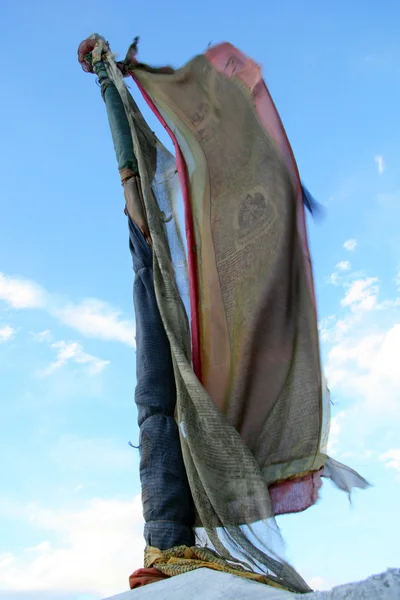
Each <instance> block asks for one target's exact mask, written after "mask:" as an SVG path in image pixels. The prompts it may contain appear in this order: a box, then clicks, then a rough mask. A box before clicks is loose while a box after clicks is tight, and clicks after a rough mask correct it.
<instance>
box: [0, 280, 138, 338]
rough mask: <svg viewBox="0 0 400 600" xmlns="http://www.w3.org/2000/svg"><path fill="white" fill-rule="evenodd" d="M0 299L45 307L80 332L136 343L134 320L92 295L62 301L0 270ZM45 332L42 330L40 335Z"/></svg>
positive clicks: (17, 304)
mask: <svg viewBox="0 0 400 600" xmlns="http://www.w3.org/2000/svg"><path fill="white" fill-rule="evenodd" d="M0 300H3V301H5V302H7V304H9V305H10V306H11V307H12V308H15V309H29V308H30V309H33V308H36V309H41V310H45V311H46V312H47V313H49V314H50V315H51V316H52V317H54V318H56V319H57V320H58V321H59V322H61V323H63V324H64V325H67V326H68V327H72V328H73V329H75V330H76V331H78V332H79V333H81V334H82V335H85V336H87V337H93V338H99V339H102V340H109V341H113V340H114V341H118V342H122V343H123V344H127V345H128V346H135V339H134V335H135V327H134V322H133V320H126V319H123V318H121V312H120V311H119V310H118V309H116V308H114V307H112V306H110V305H109V304H107V303H106V302H103V301H101V300H98V299H95V298H87V299H84V300H83V301H81V302H78V303H72V302H65V301H64V302H62V301H60V299H59V298H58V297H57V296H56V295H54V294H50V293H48V292H47V291H46V290H45V289H44V288H43V287H41V286H40V285H38V284H36V283H34V282H32V281H29V280H28V279H21V278H17V277H9V276H6V275H4V274H2V273H0ZM45 333H47V331H46V332H43V334H45Z"/></svg>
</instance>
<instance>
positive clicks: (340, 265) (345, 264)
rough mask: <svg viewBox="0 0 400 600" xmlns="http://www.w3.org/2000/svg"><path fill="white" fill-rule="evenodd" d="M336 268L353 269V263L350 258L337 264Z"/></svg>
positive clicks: (342, 269)
mask: <svg viewBox="0 0 400 600" xmlns="http://www.w3.org/2000/svg"><path fill="white" fill-rule="evenodd" d="M336 268H337V269H338V270H339V271H350V269H351V264H350V262H349V261H348V260H342V261H340V262H339V263H338V264H337V265H336Z"/></svg>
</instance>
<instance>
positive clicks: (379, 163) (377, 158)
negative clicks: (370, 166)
mask: <svg viewBox="0 0 400 600" xmlns="http://www.w3.org/2000/svg"><path fill="white" fill-rule="evenodd" d="M375 163H376V166H377V169H378V173H379V175H382V173H383V171H384V170H385V169H386V166H385V163H384V160H383V156H381V155H377V156H375Z"/></svg>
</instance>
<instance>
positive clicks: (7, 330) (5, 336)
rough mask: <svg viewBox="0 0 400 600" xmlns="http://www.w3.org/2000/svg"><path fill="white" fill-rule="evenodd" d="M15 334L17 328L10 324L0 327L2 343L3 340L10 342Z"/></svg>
mask: <svg viewBox="0 0 400 600" xmlns="http://www.w3.org/2000/svg"><path fill="white" fill-rule="evenodd" d="M14 334H15V329H13V328H12V327H11V326H10V325H4V327H0V344H1V343H2V342H8V341H9V340H11V338H12V337H13V335H14Z"/></svg>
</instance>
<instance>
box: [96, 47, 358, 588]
mask: <svg viewBox="0 0 400 600" xmlns="http://www.w3.org/2000/svg"><path fill="white" fill-rule="evenodd" d="M103 50H104V51H103V52H102V53H100V54H101V58H102V60H105V62H106V65H107V70H108V75H109V77H110V79H111V80H112V81H113V82H114V83H115V85H116V87H117V89H118V91H119V93H120V96H121V98H122V101H123V103H124V107H125V111H126V115H127V118H128V121H129V124H130V127H131V133H132V139H133V145H134V153H135V156H136V158H137V162H138V170H139V175H140V181H141V186H142V193H143V201H144V207H145V211H146V217H147V221H148V227H149V232H150V236H151V240H152V247H153V260H154V267H153V271H154V285H155V291H156V297H157V303H158V306H159V309H160V314H161V317H162V320H163V324H164V327H165V330H166V333H167V336H168V339H169V342H170V346H171V353H172V357H173V363H174V371H175V379H176V388H177V413H176V418H177V422H178V424H179V429H180V434H181V445H182V453H183V457H184V462H185V468H186V472H187V475H188V479H189V483H190V487H191V491H192V495H193V499H194V501H195V504H196V510H197V525H199V526H203V527H204V529H205V531H206V533H207V535H208V537H209V539H210V540H211V543H212V545H213V547H214V548H215V550H216V551H217V552H218V554H219V555H221V556H223V557H226V558H227V559H229V560H233V557H235V558H239V559H240V560H241V561H242V562H243V561H244V562H246V564H249V565H250V567H251V568H252V569H254V570H258V571H259V570H262V571H263V573H265V574H266V575H267V576H271V575H272V577H276V578H277V581H278V582H279V583H280V584H282V585H283V586H288V587H289V588H290V589H292V590H293V591H300V592H306V591H309V587H308V586H307V584H306V583H305V582H304V580H303V579H302V578H301V577H300V576H299V575H298V574H297V573H296V571H294V569H292V568H291V567H290V566H289V565H288V564H287V563H286V562H285V561H283V560H281V559H280V558H279V557H278V555H277V553H276V551H275V550H274V539H278V538H279V532H278V530H277V527H276V524H275V523H274V520H273V517H274V515H275V514H278V513H282V512H293V511H298V510H304V509H305V508H307V507H308V506H310V505H311V504H312V503H313V502H315V500H316V498H317V491H318V488H319V486H320V475H321V473H323V474H327V473H329V476H331V477H332V478H333V479H335V478H336V479H335V480H336V481H340V483H339V485H340V486H341V487H342V488H343V489H346V490H347V491H349V490H350V489H351V486H353V485H359V486H360V487H365V481H364V480H363V479H362V478H360V477H359V476H358V475H357V474H356V473H354V472H353V471H351V470H349V469H346V470H344V471H343V470H341V469H342V467H341V465H338V464H337V463H335V462H333V461H331V460H330V459H328V457H327V455H326V443H327V435H328V429H329V398H328V395H327V394H325V395H324V393H323V392H324V386H323V382H322V378H321V367H320V359H319V345H318V332H317V319H316V310H315V298H314V291H313V280H312V272H311V263H310V257H309V251H308V246H307V238H306V228H305V216H304V206H303V198H302V187H301V184H300V179H299V176H298V172H297V167H296V163H295V161H294V158H293V154H292V151H291V148H290V145H289V143H288V140H287V138H286V135H285V132H284V130H283V127H282V124H281V121H280V119H279V116H278V113H277V112H276V109H275V107H274V104H273V102H272V100H271V98H270V95H269V93H268V90H267V88H266V86H265V83H264V81H263V79H262V77H261V73H260V69H259V68H258V66H257V65H256V64H255V63H254V62H253V61H251V60H250V59H248V58H247V57H246V56H244V55H243V54H242V53H240V52H239V51H238V50H237V49H235V48H234V47H233V46H231V45H229V44H222V45H220V46H217V47H215V48H212V49H210V50H209V51H208V52H207V53H206V54H205V55H201V56H197V57H196V58H194V59H193V60H192V61H190V62H189V63H188V64H187V65H186V66H185V67H183V68H182V69H180V70H178V71H176V72H173V73H169V74H166V73H157V72H154V70H150V69H147V68H146V67H145V66H143V65H137V66H135V67H134V68H132V70H131V74H132V76H133V78H134V79H135V80H136V82H137V83H138V85H139V87H140V89H141V91H142V93H143V95H144V97H145V99H146V100H147V102H148V103H149V105H150V106H151V108H152V110H153V111H154V112H155V114H156V115H157V117H158V118H159V119H160V121H161V122H162V123H163V125H164V126H165V127H166V129H167V131H168V132H169V134H170V135H171V138H172V140H173V142H174V144H175V151H176V157H175V158H176V163H175V160H174V157H172V155H171V154H170V153H169V152H168V151H167V150H166V149H165V148H164V147H163V146H162V144H161V143H160V142H159V140H157V139H156V138H155V136H154V135H153V134H152V132H151V130H150V129H149V127H148V126H147V124H146V123H145V122H144V119H143V118H142V116H141V115H140V113H139V112H138V110H137V107H136V105H135V104H134V102H133V100H132V98H131V96H130V94H129V92H128V90H127V88H126V86H125V84H124V82H123V78H122V75H121V72H120V70H119V69H118V67H117V66H116V64H115V62H114V57H113V56H112V55H111V53H110V52H109V50H108V48H107V47H104V48H103ZM175 164H176V166H177V170H178V175H179V179H180V184H181V190H182V195H183V200H184V206H185V228H186V239H187V255H186V254H185V248H184V244H183V242H182V237H181V235H180V228H179V222H180V214H179V209H177V206H178V204H177V181H176V179H177V176H176V170H175ZM186 256H187V260H186V258H185V257H186ZM186 267H187V268H186ZM188 288H189V290H190V293H189V296H190V307H189V306H185V300H186V296H185V294H186V290H187V289H188ZM188 313H189V320H190V323H191V326H189V322H188ZM191 350H192V351H191ZM322 469H324V471H322ZM338 472H340V477H338V476H337V473H338ZM277 486H281V488H280V490H277ZM270 489H271V493H270Z"/></svg>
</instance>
